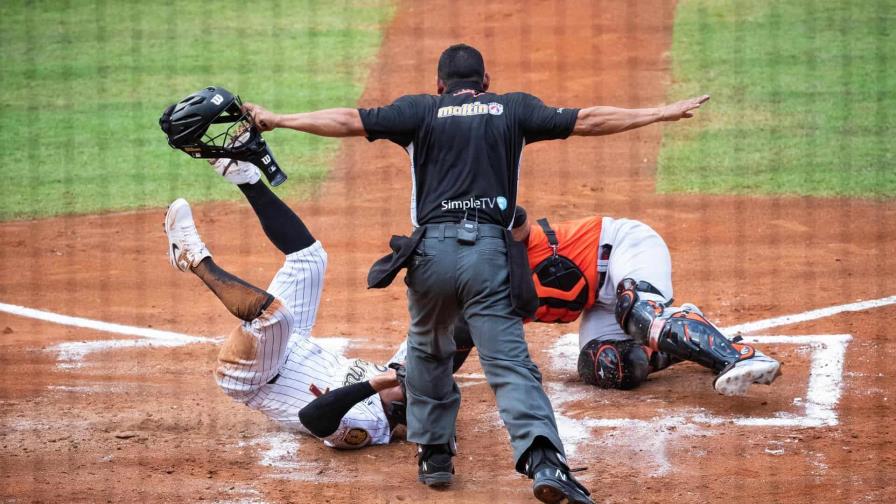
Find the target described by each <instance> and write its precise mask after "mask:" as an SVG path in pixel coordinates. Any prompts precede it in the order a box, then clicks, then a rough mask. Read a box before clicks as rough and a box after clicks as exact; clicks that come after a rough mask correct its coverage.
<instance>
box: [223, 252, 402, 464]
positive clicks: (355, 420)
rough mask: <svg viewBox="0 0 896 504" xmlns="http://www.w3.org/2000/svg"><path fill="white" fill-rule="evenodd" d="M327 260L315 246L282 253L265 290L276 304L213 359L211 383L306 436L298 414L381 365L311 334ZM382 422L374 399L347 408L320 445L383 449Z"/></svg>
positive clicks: (386, 433)
mask: <svg viewBox="0 0 896 504" xmlns="http://www.w3.org/2000/svg"><path fill="white" fill-rule="evenodd" d="M326 266H327V255H326V252H324V249H323V247H322V246H321V244H320V242H315V243H314V244H313V245H312V246H310V247H308V248H306V249H303V250H300V251H298V252H295V253H293V254H289V255H288V256H287V257H286V263H285V264H284V265H283V268H281V269H280V271H279V272H277V275H276V276H275V277H274V280H273V281H272V282H271V286H270V287H269V288H268V292H270V293H271V294H273V295H274V296H275V297H276V299H275V300H274V302H273V303H271V305H270V306H268V308H267V309H265V311H264V313H262V315H260V316H259V317H258V318H256V319H255V320H253V321H252V322H245V323H243V324H242V325H240V327H238V328H237V329H236V330H235V331H234V332H233V333H232V334H231V335H230V337H228V339H227V341H226V342H225V344H224V346H223V347H222V349H221V353H220V355H219V357H218V362H219V365H218V368H217V370H216V372H215V376H216V379H217V381H218V385H219V386H220V387H221V388H222V389H223V390H224V391H225V392H226V393H227V394H228V395H229V396H231V397H233V398H234V399H235V400H237V401H240V402H243V403H245V404H246V405H247V406H249V407H250V408H253V409H257V410H259V411H261V412H262V413H264V414H265V415H267V416H269V417H270V418H272V419H273V420H276V421H277V422H279V423H280V424H282V425H284V426H286V427H288V428H291V429H295V430H299V431H302V432H306V433H307V432H308V431H307V429H305V427H304V426H303V425H302V424H301V422H300V421H299V410H301V409H302V408H303V407H305V405H307V404H308V403H310V402H311V401H313V400H314V399H315V398H317V397H318V396H320V395H321V394H324V393H326V392H327V391H329V390H333V389H336V388H339V387H343V386H346V385H351V384H353V383H358V382H361V381H366V380H369V379H370V378H372V377H373V376H374V375H375V374H378V373H381V372H384V371H385V370H386V368H384V367H377V366H375V365H373V364H371V363H369V362H366V361H363V360H360V359H347V358H345V357H343V356H342V355H339V354H337V353H334V352H331V351H329V350H326V349H325V348H323V347H321V346H320V345H319V344H318V343H316V342H315V341H314V338H311V337H310V332H311V328H312V326H313V325H314V321H315V319H316V318H317V308H318V305H319V304H320V295H321V291H322V289H323V276H324V272H325V270H326ZM390 438H391V429H390V427H389V421H388V419H387V417H386V414H385V412H384V411H383V405H382V402H381V401H380V397H379V395H378V394H374V395H373V396H371V397H369V398H367V399H365V400H364V401H362V402H360V403H358V404H356V405H355V406H353V407H352V408H351V409H350V410H349V411H348V413H346V415H345V416H344V417H343V418H342V421H341V422H340V425H339V428H338V429H336V432H334V433H333V434H331V435H330V436H327V438H326V439H324V443H325V444H327V446H331V447H335V448H361V447H363V446H366V445H369V444H386V443H388V442H389V440H390Z"/></svg>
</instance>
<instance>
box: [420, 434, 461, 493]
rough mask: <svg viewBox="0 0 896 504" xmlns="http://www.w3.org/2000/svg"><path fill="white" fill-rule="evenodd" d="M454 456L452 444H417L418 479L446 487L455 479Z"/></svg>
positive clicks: (436, 486)
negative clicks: (452, 459)
mask: <svg viewBox="0 0 896 504" xmlns="http://www.w3.org/2000/svg"><path fill="white" fill-rule="evenodd" d="M453 456H454V453H453V451H452V450H451V446H450V445H448V444H442V445H417V465H418V471H417V479H418V480H420V482H421V483H423V484H425V485H427V486H430V487H434V488H440V487H446V486H448V485H450V484H451V483H452V482H453V481H454V462H452V461H451V458H452V457H453Z"/></svg>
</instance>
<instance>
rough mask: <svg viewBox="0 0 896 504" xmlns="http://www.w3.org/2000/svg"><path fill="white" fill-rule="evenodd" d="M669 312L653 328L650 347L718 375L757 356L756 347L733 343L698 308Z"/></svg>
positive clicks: (677, 309)
mask: <svg viewBox="0 0 896 504" xmlns="http://www.w3.org/2000/svg"><path fill="white" fill-rule="evenodd" d="M666 311H667V313H664V314H663V315H662V316H661V317H658V318H657V319H655V320H654V321H653V322H652V324H651V327H650V331H649V332H650V334H649V336H650V337H649V342H648V345H649V346H650V347H651V348H653V349H655V350H659V351H660V352H665V353H667V354H669V355H670V356H672V357H677V358H679V359H683V360H687V361H691V362H696V363H697V364H700V365H701V366H704V367H708V368H710V369H712V370H713V371H715V372H716V373H719V372H721V371H723V370H724V369H725V368H727V367H728V366H729V365H731V364H733V363H735V362H738V361H742V360H746V359H750V358H752V357H753V356H754V354H755V351H754V350H753V347H750V346H747V345H735V344H733V343H732V342H731V341H730V340H729V339H728V338H726V337H725V335H724V334H722V333H721V332H719V330H718V329H716V327H715V326H714V325H712V324H711V323H710V322H709V321H708V320H706V318H705V317H704V316H703V314H702V313H700V312H699V310H697V309H696V307H684V308H683V309H682V308H670V309H668V310H666Z"/></svg>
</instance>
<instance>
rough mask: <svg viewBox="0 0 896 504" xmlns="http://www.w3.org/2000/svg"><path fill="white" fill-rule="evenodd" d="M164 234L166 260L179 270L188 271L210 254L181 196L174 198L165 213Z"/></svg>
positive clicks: (187, 204)
mask: <svg viewBox="0 0 896 504" xmlns="http://www.w3.org/2000/svg"><path fill="white" fill-rule="evenodd" d="M165 234H166V235H168V260H169V261H170V262H171V265H172V266H174V267H175V268H177V269H179V270H181V271H189V269H190V268H193V267H196V266H197V265H199V263H200V262H201V261H202V260H203V259H205V258H206V257H211V256H212V254H211V253H210V252H209V251H208V249H207V248H206V247H205V244H204V243H202V239H201V238H199V231H197V230H196V223H195V222H193V212H192V211H191V210H190V204H189V203H187V200H185V199H183V198H178V199H176V200H174V202H173V203H171V205H169V206H168V212H167V213H166V214H165Z"/></svg>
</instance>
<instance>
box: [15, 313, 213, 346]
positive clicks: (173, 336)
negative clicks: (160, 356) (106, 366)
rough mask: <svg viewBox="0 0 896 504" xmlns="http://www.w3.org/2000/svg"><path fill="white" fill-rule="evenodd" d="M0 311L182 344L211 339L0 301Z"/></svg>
mask: <svg viewBox="0 0 896 504" xmlns="http://www.w3.org/2000/svg"><path fill="white" fill-rule="evenodd" d="M0 311H2V312H6V313H11V314H13V315H18V316H20V317H28V318H33V319H37V320H43V321H45V322H52V323H54V324H60V325H67V326H74V327H81V328H84V329H92V330H94V331H102V332H109V333H115V334H124V335H126V336H136V337H138V338H145V339H150V340H155V341H170V342H173V343H178V344H182V345H186V344H190V343H208V342H211V341H212V339H211V338H206V337H203V336H191V335H189V334H183V333H178V332H172V331H160V330H158V329H149V328H146V327H135V326H129V325H124V324H114V323H110V322H103V321H100V320H93V319H88V318H82V317H72V316H69V315H61V314H58V313H53V312H50V311H44V310H35V309H34V308H27V307H24V306H18V305H12V304H6V303H0Z"/></svg>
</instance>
